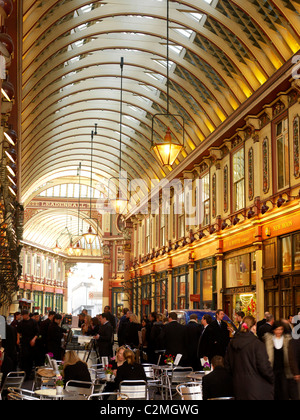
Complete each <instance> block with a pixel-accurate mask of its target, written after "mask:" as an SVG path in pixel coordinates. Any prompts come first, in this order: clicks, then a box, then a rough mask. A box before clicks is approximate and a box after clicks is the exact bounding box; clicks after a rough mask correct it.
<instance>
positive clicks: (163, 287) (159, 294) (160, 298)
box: [154, 271, 168, 314]
mask: <svg viewBox="0 0 300 420" xmlns="http://www.w3.org/2000/svg"><path fill="white" fill-rule="evenodd" d="M154 289H155V290H154V310H155V312H158V313H161V314H163V313H164V312H165V311H166V310H167V308H168V271H163V272H162V273H156V275H155V285H154Z"/></svg>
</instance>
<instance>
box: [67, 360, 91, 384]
mask: <svg viewBox="0 0 300 420" xmlns="http://www.w3.org/2000/svg"><path fill="white" fill-rule="evenodd" d="M69 381H82V382H91V375H90V372H89V369H88V366H87V364H86V363H84V362H81V361H78V362H77V363H76V364H75V365H68V366H66V367H65V368H64V383H65V385H66V384H67V383H68V382H69Z"/></svg>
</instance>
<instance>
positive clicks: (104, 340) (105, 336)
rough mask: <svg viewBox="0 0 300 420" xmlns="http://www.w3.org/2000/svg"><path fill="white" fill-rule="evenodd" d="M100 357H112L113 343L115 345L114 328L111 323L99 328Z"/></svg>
mask: <svg viewBox="0 0 300 420" xmlns="http://www.w3.org/2000/svg"><path fill="white" fill-rule="evenodd" d="M99 336H100V337H99V339H98V346H99V355H100V357H110V356H112V343H113V328H112V326H111V324H110V322H108V321H107V322H106V323H105V324H104V325H101V326H100V327H99Z"/></svg>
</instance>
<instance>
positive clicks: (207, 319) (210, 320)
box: [203, 314, 213, 324]
mask: <svg viewBox="0 0 300 420" xmlns="http://www.w3.org/2000/svg"><path fill="white" fill-rule="evenodd" d="M203 318H204V319H205V321H206V322H207V323H208V324H211V323H212V322H213V319H212V317H211V316H210V315H209V314H205V315H203Z"/></svg>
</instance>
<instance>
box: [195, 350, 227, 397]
mask: <svg viewBox="0 0 300 420" xmlns="http://www.w3.org/2000/svg"><path fill="white" fill-rule="evenodd" d="M211 364H212V368H213V371H212V372H211V373H210V374H208V375H205V376H204V377H203V379H202V389H203V400H208V399H211V398H224V397H233V396H234V395H233V380H232V377H231V375H230V374H229V372H228V371H227V369H225V367H224V359H223V357H221V356H215V357H214V358H213V359H212V362H211Z"/></svg>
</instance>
